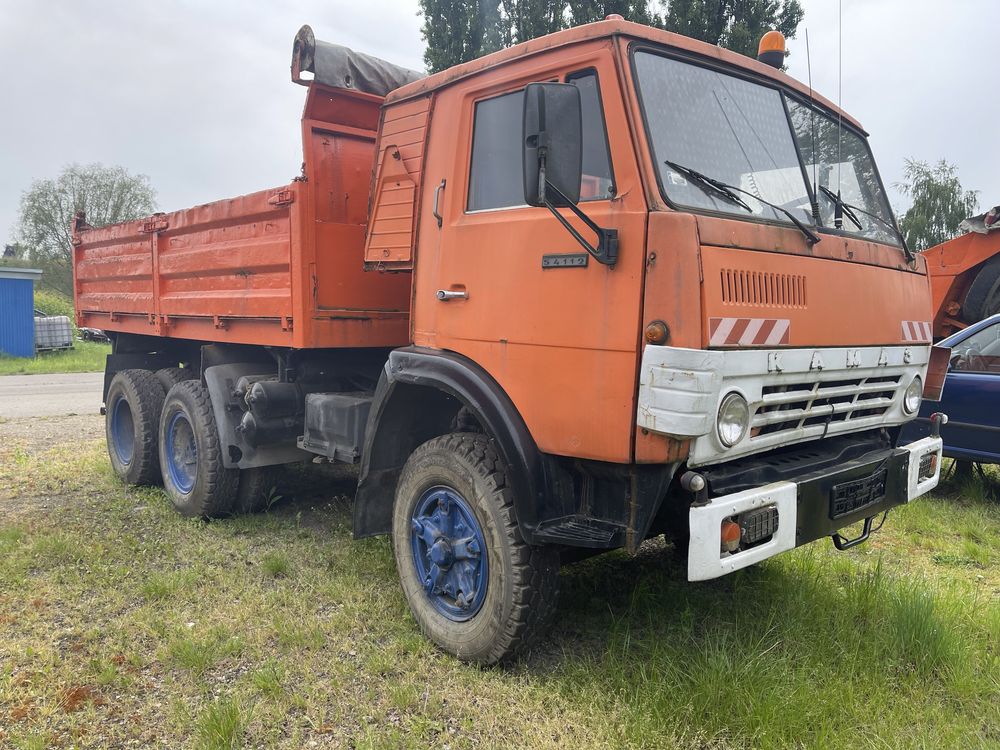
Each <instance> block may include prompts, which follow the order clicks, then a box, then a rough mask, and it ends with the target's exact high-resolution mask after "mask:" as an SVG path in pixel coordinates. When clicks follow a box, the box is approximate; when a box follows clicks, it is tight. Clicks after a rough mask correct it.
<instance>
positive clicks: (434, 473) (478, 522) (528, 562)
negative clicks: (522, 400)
mask: <svg viewBox="0 0 1000 750" xmlns="http://www.w3.org/2000/svg"><path fill="white" fill-rule="evenodd" d="M392 546H393V551H394V552H395V556H396V565H397V568H398V569H399V577H400V581H401V583H402V586H403V593H404V594H405V595H406V599H407V602H408V603H409V605H410V610H411V611H412V612H413V616H414V617H415V618H416V620H417V623H418V624H419V625H420V628H421V630H422V631H423V632H424V633H425V634H426V635H427V636H428V637H429V638H430V639H431V640H432V641H434V643H436V644H437V645H438V646H440V647H441V648H443V649H444V650H446V651H448V652H450V653H452V654H454V655H455V656H457V657H458V658H460V659H463V660H465V661H470V662H477V663H481V664H495V663H498V662H507V661H510V660H511V659H512V658H513V657H514V656H515V655H516V654H518V653H519V652H523V651H524V650H525V648H527V647H528V646H530V645H531V644H532V643H533V642H534V641H535V640H536V639H537V638H538V637H539V636H540V635H541V634H542V633H543V632H544V630H545V628H546V626H547V625H548V623H549V621H550V619H551V617H552V615H553V613H554V612H555V608H556V599H557V596H558V583H559V555H558V552H556V550H554V549H551V548H544V547H533V546H530V545H528V544H526V543H525V542H524V540H523V539H522V538H521V534H520V531H519V530H518V527H517V520H516V519H515V517H514V502H513V492H512V490H511V488H510V485H509V482H508V479H507V468H506V466H505V464H504V462H503V459H501V458H500V455H499V453H498V452H497V450H496V448H495V447H494V446H493V444H492V442H491V441H490V440H489V438H487V437H486V436H484V435H479V434H470V433H453V434H451V435H445V436H443V437H439V438H434V439H433V440H430V441H428V442H426V443H424V444H423V445H421V446H420V447H419V448H417V449H416V450H415V451H414V452H413V454H412V455H411V456H410V458H409V460H408V461H407V462H406V466H404V467H403V472H402V475H401V476H400V479H399V484H398V486H397V489H396V500H395V505H394V510H393V522H392Z"/></svg>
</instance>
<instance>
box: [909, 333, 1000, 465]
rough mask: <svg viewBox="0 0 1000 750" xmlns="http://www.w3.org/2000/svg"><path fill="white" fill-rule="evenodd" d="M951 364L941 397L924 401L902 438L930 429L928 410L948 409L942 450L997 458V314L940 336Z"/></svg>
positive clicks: (963, 457) (984, 460)
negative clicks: (947, 350)
mask: <svg viewBox="0 0 1000 750" xmlns="http://www.w3.org/2000/svg"><path fill="white" fill-rule="evenodd" d="M940 346H947V347H950V348H951V364H950V365H949V367H948V375H947V377H946V378H945V382H944V394H943V395H942V397H941V400H940V401H925V402H924V404H923V406H921V408H920V415H919V417H918V418H917V419H916V420H914V421H913V422H911V423H910V424H909V425H907V427H906V429H905V432H904V442H909V441H912V440H916V439H918V438H920V437H924V436H925V435H927V434H929V433H930V419H929V417H930V415H931V414H933V413H934V412H936V411H940V412H944V413H945V414H947V415H948V424H946V425H944V426H943V427H942V428H941V437H942V438H943V439H944V455H946V456H949V457H951V458H954V459H957V460H959V461H968V462H972V463H979V464H998V463H1000V315H993V316H991V317H989V318H986V319H985V320H981V321H979V322H978V323H976V324H975V325H971V326H969V327H968V328H966V329H964V330H962V331H959V332H958V333H955V334H952V335H951V336H949V337H948V338H946V339H944V340H943V341H941V342H940Z"/></svg>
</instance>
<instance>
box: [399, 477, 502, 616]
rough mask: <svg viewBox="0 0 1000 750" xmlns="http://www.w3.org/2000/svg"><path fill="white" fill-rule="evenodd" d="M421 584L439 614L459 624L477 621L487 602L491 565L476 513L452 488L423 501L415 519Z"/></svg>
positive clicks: (415, 561)
mask: <svg viewBox="0 0 1000 750" xmlns="http://www.w3.org/2000/svg"><path fill="white" fill-rule="evenodd" d="M410 548H411V550H412V552H413V564H414V566H415V567H416V571H417V578H418V579H419V580H420V583H421V584H422V585H423V587H424V592H425V593H426V594H427V598H428V599H429V600H430V602H431V604H432V605H433V606H434V609H436V610H437V611H438V612H440V613H441V614H442V615H444V616H445V617H447V618H448V619H449V620H453V621H455V622H463V621H465V620H469V619H471V618H473V617H475V615H476V613H478V612H479V610H480V609H482V606H483V601H484V600H485V599H486V587H487V584H488V582H489V562H488V561H487V554H486V541H485V539H484V537H483V530H482V528H480V526H479V522H478V521H477V520H476V516H475V514H474V513H473V512H472V507H471V506H470V505H469V504H468V503H467V502H466V501H465V498H463V497H462V496H461V495H460V494H459V493H458V492H456V491H455V490H453V489H452V488H450V487H432V488H431V489H429V490H427V491H426V492H424V494H423V495H421V496H420V500H418V501H417V504H416V507H414V509H413V515H412V516H411V518H410Z"/></svg>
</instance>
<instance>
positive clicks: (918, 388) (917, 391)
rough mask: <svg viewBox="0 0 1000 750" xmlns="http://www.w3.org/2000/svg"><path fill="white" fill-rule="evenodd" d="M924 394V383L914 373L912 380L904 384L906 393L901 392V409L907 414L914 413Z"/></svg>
mask: <svg viewBox="0 0 1000 750" xmlns="http://www.w3.org/2000/svg"><path fill="white" fill-rule="evenodd" d="M923 394H924V384H923V382H922V381H921V380H920V376H919V375H914V376H913V380H911V381H910V384H909V385H908V386H906V393H904V394H903V411H905V412H906V413H907V414H916V413H917V409H919V408H920V398H921V397H922V396H923Z"/></svg>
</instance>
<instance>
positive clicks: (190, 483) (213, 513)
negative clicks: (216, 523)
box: [159, 380, 239, 518]
mask: <svg viewBox="0 0 1000 750" xmlns="http://www.w3.org/2000/svg"><path fill="white" fill-rule="evenodd" d="M159 434H160V466H161V474H162V476H163V487H164V489H165V490H166V491H167V495H168V496H169V497H170V502H172V503H173V505H174V508H176V509H177V512H178V513H180V514H181V515H184V516H193V517H197V518H218V517H221V516H227V515H230V514H231V513H232V512H233V509H234V506H235V502H236V491H237V483H238V481H239V470H238V469H227V468H226V467H225V466H224V465H223V463H222V449H221V446H220V444H219V431H218V429H217V428H216V425H215V414H214V413H213V411H212V402H211V399H210V398H209V395H208V389H207V388H206V387H205V386H204V385H202V383H201V382H200V381H198V380H185V381H182V382H180V383H178V384H177V385H175V386H174V387H173V388H171V389H170V391H169V393H167V396H166V399H165V400H164V402H163V413H162V416H161V417H160V431H159Z"/></svg>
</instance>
